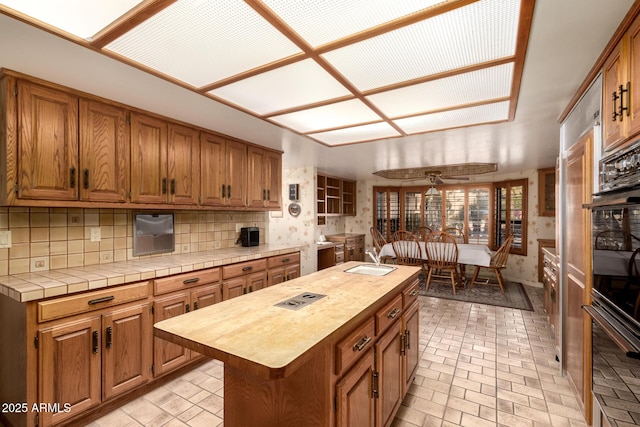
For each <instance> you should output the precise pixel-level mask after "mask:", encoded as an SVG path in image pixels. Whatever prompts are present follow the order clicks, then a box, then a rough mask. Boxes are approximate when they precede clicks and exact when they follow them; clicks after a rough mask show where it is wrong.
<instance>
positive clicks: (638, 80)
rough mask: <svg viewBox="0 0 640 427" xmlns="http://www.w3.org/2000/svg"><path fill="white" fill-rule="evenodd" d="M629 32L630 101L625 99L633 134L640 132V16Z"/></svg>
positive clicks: (629, 124) (629, 128)
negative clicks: (639, 86) (639, 88)
mask: <svg viewBox="0 0 640 427" xmlns="http://www.w3.org/2000/svg"><path fill="white" fill-rule="evenodd" d="M627 34H628V39H627V41H628V49H627V59H628V65H627V73H628V80H629V81H630V82H631V89H630V91H629V93H628V94H627V95H628V96H629V98H627V99H629V101H627V99H625V103H626V105H627V106H628V107H629V116H628V117H625V120H628V123H627V135H628V136H632V135H635V134H637V133H638V132H640V90H638V85H640V16H639V17H637V18H636V19H635V20H634V21H633V23H632V24H631V26H630V27H629V30H628V31H627ZM605 119H606V117H605Z"/></svg>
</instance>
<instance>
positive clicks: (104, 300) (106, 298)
mask: <svg viewBox="0 0 640 427" xmlns="http://www.w3.org/2000/svg"><path fill="white" fill-rule="evenodd" d="M114 299H116V297H114V296H113V295H110V296H108V297H102V298H96V299H90V300H89V303H88V304H89V305H95V304H100V303H101V302H108V301H113V300H114Z"/></svg>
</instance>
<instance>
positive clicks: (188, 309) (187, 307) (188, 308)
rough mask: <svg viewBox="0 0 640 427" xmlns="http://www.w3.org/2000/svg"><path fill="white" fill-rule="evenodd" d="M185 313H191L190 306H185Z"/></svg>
mask: <svg viewBox="0 0 640 427" xmlns="http://www.w3.org/2000/svg"><path fill="white" fill-rule="evenodd" d="M185 311H186V312H187V313H188V312H190V311H191V305H189V304H187V305H186V306H185Z"/></svg>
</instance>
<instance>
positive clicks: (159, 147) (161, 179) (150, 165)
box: [131, 113, 169, 203]
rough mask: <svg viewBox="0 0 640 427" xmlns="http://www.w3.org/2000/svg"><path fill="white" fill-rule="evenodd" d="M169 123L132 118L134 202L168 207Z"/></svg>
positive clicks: (147, 118) (136, 116)
mask: <svg viewBox="0 0 640 427" xmlns="http://www.w3.org/2000/svg"><path fill="white" fill-rule="evenodd" d="M167 128H168V126H167V122H165V121H164V120H160V119H157V118H154V117H149V116H144V115H142V114H137V113H132V114H131V201H132V202H134V203H166V202H167V191H168V185H169V183H168V179H167V131H168V129H167Z"/></svg>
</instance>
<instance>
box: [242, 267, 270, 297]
mask: <svg viewBox="0 0 640 427" xmlns="http://www.w3.org/2000/svg"><path fill="white" fill-rule="evenodd" d="M246 280H247V292H255V291H259V290H260V289H262V288H266V287H267V270H264V271H258V272H257V273H251V274H247V276H246Z"/></svg>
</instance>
